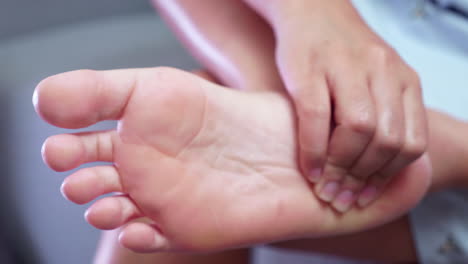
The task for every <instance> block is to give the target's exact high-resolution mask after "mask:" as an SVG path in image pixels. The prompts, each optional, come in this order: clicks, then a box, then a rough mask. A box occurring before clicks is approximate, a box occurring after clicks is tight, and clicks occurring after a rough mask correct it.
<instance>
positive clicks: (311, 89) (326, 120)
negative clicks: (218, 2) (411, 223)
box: [247, 0, 427, 212]
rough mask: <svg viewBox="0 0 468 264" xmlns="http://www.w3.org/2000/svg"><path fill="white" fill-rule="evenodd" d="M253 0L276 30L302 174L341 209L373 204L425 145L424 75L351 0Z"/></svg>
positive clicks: (278, 56)
mask: <svg viewBox="0 0 468 264" xmlns="http://www.w3.org/2000/svg"><path fill="white" fill-rule="evenodd" d="M247 2H249V3H250V4H251V5H252V6H253V7H254V8H256V9H257V10H258V11H259V12H260V13H261V14H263V15H264V17H265V18H266V19H267V20H268V21H269V22H270V24H271V25H272V27H273V29H274V31H275V34H276V38H277V49H276V57H277V64H278V67H279V69H280V73H281V77H282V78H283V80H284V82H285V84H286V86H287V89H288V91H289V93H290V95H291V97H292V99H293V101H294V103H295V106H296V112H297V118H298V126H299V143H300V158H301V159H300V160H301V161H300V163H301V168H302V170H303V172H304V173H306V175H308V177H309V179H310V180H311V181H312V182H314V183H316V185H315V191H316V192H317V194H318V196H319V197H320V198H321V199H322V200H324V201H327V202H330V203H331V204H332V205H333V206H334V207H335V208H336V209H337V210H339V211H342V212H344V211H347V210H348V209H349V208H350V207H351V206H352V205H353V203H354V202H355V201H357V203H358V204H359V205H360V206H361V207H365V206H367V205H368V204H370V203H371V202H372V201H373V200H375V199H376V198H377V197H378V195H379V193H381V191H382V189H383V188H384V186H385V185H386V184H387V183H388V182H389V181H390V179H391V178H392V176H393V175H395V174H397V172H399V171H400V170H401V169H402V168H404V167H405V166H406V165H408V164H410V163H411V162H413V161H414V160H416V159H417V158H418V157H420V156H421V155H422V154H423V153H424V151H425V150H426V145H427V131H426V130H427V128H426V126H427V125H426V117H425V111H424V105H423V100H422V96H421V87H420V83H419V79H418V75H417V74H416V73H415V71H414V70H412V69H411V68H410V67H409V66H408V65H407V64H406V63H405V62H404V61H403V60H402V59H401V58H400V57H399V55H398V54H397V53H396V52H395V51H394V50H393V49H392V48H391V47H389V46H388V45H387V44H386V43H385V42H384V41H383V40H382V39H380V38H379V37H378V36H377V35H376V34H375V33H373V32H372V31H371V30H370V29H369V28H368V26H367V25H366V24H365V22H364V21H362V19H361V18H360V17H359V15H358V14H357V12H356V11H355V10H354V8H353V7H352V5H351V3H349V2H348V1H315V0H314V1H311V0H307V1H272V2H271V3H270V5H265V4H263V5H262V4H261V3H260V2H261V1H257V0H247Z"/></svg>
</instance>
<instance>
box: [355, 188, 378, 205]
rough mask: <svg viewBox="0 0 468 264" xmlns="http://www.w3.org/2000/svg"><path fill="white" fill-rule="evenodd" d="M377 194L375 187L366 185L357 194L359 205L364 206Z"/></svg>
mask: <svg viewBox="0 0 468 264" xmlns="http://www.w3.org/2000/svg"><path fill="white" fill-rule="evenodd" d="M377 195H378V191H377V187H375V186H368V187H366V188H365V189H364V190H363V191H362V193H361V194H360V195H359V199H358V204H359V206H360V207H366V206H368V205H369V204H370V203H372V202H373V201H374V200H375V199H376V198H377Z"/></svg>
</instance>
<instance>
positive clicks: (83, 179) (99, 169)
mask: <svg viewBox="0 0 468 264" xmlns="http://www.w3.org/2000/svg"><path fill="white" fill-rule="evenodd" d="M61 191H62V194H63V195H64V196H65V198H67V199H68V200H70V201H72V202H74V203H77V204H85V203H88V202H91V201H92V200H94V199H96V198H97V197H99V196H101V195H104V194H108V193H111V192H122V191H123V188H122V184H121V182H120V177H119V173H118V172H117V170H116V168H115V167H114V166H96V167H90V168H84V169H81V170H79V171H77V172H75V173H73V174H72V175H70V176H68V177H67V178H66V179H65V180H64V181H63V183H62V187H61Z"/></svg>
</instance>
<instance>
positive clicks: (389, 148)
mask: <svg viewBox="0 0 468 264" xmlns="http://www.w3.org/2000/svg"><path fill="white" fill-rule="evenodd" d="M377 146H378V148H379V150H381V151H383V152H387V153H398V152H400V150H401V149H402V147H403V138H402V136H401V135H400V134H399V133H388V134H386V135H385V136H382V137H381V138H380V140H379V142H378V144H377Z"/></svg>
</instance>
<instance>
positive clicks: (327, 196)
mask: <svg viewBox="0 0 468 264" xmlns="http://www.w3.org/2000/svg"><path fill="white" fill-rule="evenodd" d="M339 188H340V186H339V184H338V183H337V182H328V183H327V184H325V185H324V186H323V188H322V190H321V191H320V193H319V196H320V198H321V199H322V200H324V201H326V202H330V201H332V200H333V199H334V198H335V196H336V194H337V193H338V190H339Z"/></svg>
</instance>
